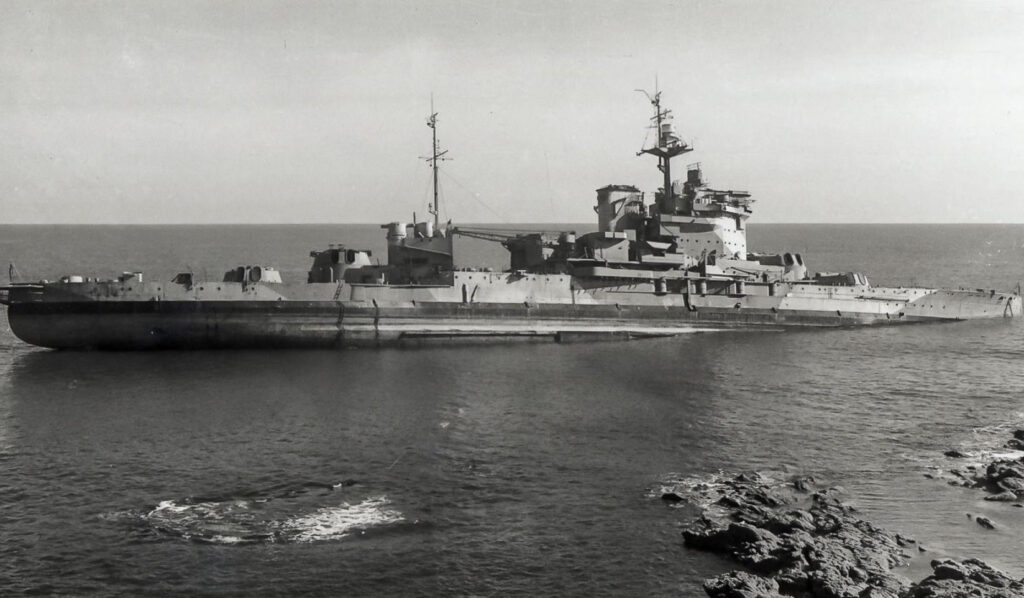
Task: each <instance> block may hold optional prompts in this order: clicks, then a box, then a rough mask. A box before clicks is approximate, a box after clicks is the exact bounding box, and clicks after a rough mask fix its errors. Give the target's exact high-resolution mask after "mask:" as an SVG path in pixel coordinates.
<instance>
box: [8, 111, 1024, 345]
mask: <svg viewBox="0 0 1024 598" xmlns="http://www.w3.org/2000/svg"><path fill="white" fill-rule="evenodd" d="M647 97H648V99H649V100H650V103H651V105H652V107H653V117H652V118H651V123H650V125H649V126H650V127H651V129H652V130H653V131H654V135H653V137H654V141H653V142H652V143H651V144H650V147H646V148H644V149H642V150H641V151H640V152H639V153H638V154H637V155H638V156H640V155H647V156H653V157H655V158H656V159H657V167H658V170H659V171H660V172H661V175H662V179H663V183H662V186H661V188H660V189H658V190H657V191H655V192H654V193H653V196H652V197H649V196H648V194H647V193H645V192H643V191H641V190H640V189H639V188H638V187H635V186H633V185H621V184H613V185H606V186H604V187H602V188H600V189H598V190H597V201H596V205H595V207H594V210H595V212H596V214H597V230H596V231H594V232H588V233H585V234H579V235H577V234H576V233H575V232H570V231H564V232H551V233H549V232H518V233H511V232H503V231H500V230H494V229H483V228H470V227H460V226H452V224H451V222H450V221H449V222H447V223H445V224H442V223H441V221H440V216H439V214H440V210H439V203H438V202H439V194H438V185H437V173H438V162H440V161H442V160H444V159H445V158H446V153H447V152H446V151H445V150H442V149H441V147H440V145H439V143H438V140H437V125H438V118H437V116H438V114H437V113H436V112H433V111H432V114H431V115H430V117H429V118H428V121H427V125H428V126H429V127H430V129H431V131H432V140H433V151H432V153H431V156H430V157H428V158H427V160H428V161H429V163H430V166H431V168H432V171H433V186H434V189H433V190H434V196H433V203H432V204H430V207H429V213H430V215H431V216H432V217H433V218H432V219H431V218H427V219H425V220H424V221H422V222H420V221H416V219H415V218H414V221H413V222H412V223H406V222H391V223H388V224H385V225H383V226H382V228H383V229H384V231H385V234H386V236H387V260H386V263H381V262H380V261H378V260H377V259H376V258H373V257H372V255H371V252H370V251H368V250H365V249H360V248H356V247H349V246H346V245H344V244H332V245H329V246H328V247H326V248H323V249H319V250H316V251H312V252H311V253H310V257H311V258H312V264H311V267H310V269H309V272H308V275H307V276H306V279H305V280H286V279H285V277H283V276H282V275H281V272H280V271H278V270H277V269H275V268H274V267H272V266H269V265H244V266H238V267H235V268H232V269H231V270H228V271H227V272H226V273H225V274H224V276H223V278H222V279H221V280H214V281H210V280H198V279H197V277H196V276H195V275H194V274H193V273H192V272H184V273H181V274H178V275H177V276H175V277H174V278H173V279H172V280H170V281H150V280H148V279H147V278H145V277H144V274H143V273H141V272H125V273H124V274H122V275H121V276H119V277H117V278H116V279H107V280H100V279H98V278H93V277H88V276H82V275H66V276H63V277H61V278H60V279H59V280H56V281H47V280H43V281H38V282H22V281H15V280H13V279H12V281H11V282H10V283H9V284H8V285H6V286H3V287H0V302H2V303H4V304H6V305H7V306H8V309H7V316H8V319H9V322H10V328H11V330H12V331H13V333H14V334H15V335H16V336H17V337H18V338H20V339H21V340H23V341H24V342H26V343H30V344H33V345H38V346H41V347H49V348H54V349H107V350H137V349H221V348H348V347H380V346H388V345H410V344H420V343H425V342H431V341H435V342H438V341H439V342H472V341H477V342H480V341H490V342H502V341H514V340H552V341H558V342H573V341H585V340H603V339H607V340H613V339H632V338H645V337H658V336H671V335H679V334H686V333H694V332H706V331H714V330H722V329H750V328H754V329H756V328H761V329H764V328H769V329H783V328H788V327H845V326H861V325H892V324H904V323H911V322H933V321H934V322H939V321H956V320H968V319H976V318H1009V317H1015V316H1018V315H1019V314H1020V313H1021V297H1020V289H1019V288H1018V290H1017V292H997V291H994V290H982V289H977V290H963V289H958V290H952V289H931V288H915V287H875V286H873V285H872V284H871V283H870V282H869V281H868V279H867V278H866V277H865V276H864V275H863V274H861V273H857V272H816V273H812V272H811V271H810V270H809V269H808V266H807V264H806V262H805V261H804V257H803V255H801V254H800V253H796V252H783V253H756V252H749V251H748V249H747V237H746V230H747V220H748V219H749V218H750V216H751V214H752V206H753V202H754V200H753V199H752V198H751V195H750V193H747V192H745V191H737V190H721V189H714V188H711V187H710V186H709V185H708V183H707V182H706V181H705V179H704V175H703V172H702V169H701V166H700V164H699V163H695V164H691V165H689V166H688V167H687V169H686V173H685V178H682V179H679V180H675V179H673V178H672V159H673V158H675V157H677V156H680V155H682V154H685V153H688V152H690V151H692V150H693V148H692V147H691V146H690V145H689V144H688V143H687V142H685V141H684V140H683V139H682V138H681V137H680V136H679V135H677V134H676V132H675V129H674V127H673V122H672V121H673V116H672V113H671V111H670V110H667V109H664V108H663V107H662V104H661V94H660V92H655V93H654V94H648V95H647ZM459 237H467V238H475V239H484V240H488V241H494V242H497V243H500V244H501V245H503V246H504V247H505V248H506V249H507V250H508V252H509V268H508V269H507V270H505V271H502V272H495V271H493V270H492V269H489V268H457V267H455V262H454V254H455V253H454V249H455V239H456V238H459ZM12 278H13V277H12Z"/></svg>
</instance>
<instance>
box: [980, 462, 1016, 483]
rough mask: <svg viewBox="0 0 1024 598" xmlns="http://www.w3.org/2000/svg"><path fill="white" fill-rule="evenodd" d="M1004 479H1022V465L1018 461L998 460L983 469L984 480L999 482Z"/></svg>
mask: <svg viewBox="0 0 1024 598" xmlns="http://www.w3.org/2000/svg"><path fill="white" fill-rule="evenodd" d="M1006 478H1024V464H1022V463H1021V462H1020V461H1009V460H999V461H993V462H992V463H989V465H988V467H986V468H985V479H987V480H988V481H989V482H993V483H994V482H999V481H1002V480H1004V479H1006Z"/></svg>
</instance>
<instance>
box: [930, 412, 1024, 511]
mask: <svg viewBox="0 0 1024 598" xmlns="http://www.w3.org/2000/svg"><path fill="white" fill-rule="evenodd" d="M1006 448H1008V449H1011V450H1014V451H1024V430H1016V431H1014V433H1013V438H1011V439H1010V440H1008V441H1007V442H1006ZM943 454H944V455H945V456H946V457H948V458H950V459H957V460H963V459H970V458H971V455H970V454H969V453H964V452H961V451H958V450H956V449H952V450H948V451H946V452H945V453H943ZM950 473H952V474H953V475H954V476H956V480H955V481H954V482H952V483H955V484H956V485H960V486H967V487H974V488H983V489H985V490H986V491H988V492H989V493H991V495H990V496H988V497H986V498H985V500H990V501H998V502H1018V503H1019V502H1021V501H1024V455H1021V456H1019V457H1015V456H1007V455H1005V454H1004V455H1001V456H998V457H997V458H995V459H994V460H992V461H990V462H988V463H983V464H981V465H978V464H977V463H965V464H961V465H959V466H958V467H955V468H953V469H951V470H950Z"/></svg>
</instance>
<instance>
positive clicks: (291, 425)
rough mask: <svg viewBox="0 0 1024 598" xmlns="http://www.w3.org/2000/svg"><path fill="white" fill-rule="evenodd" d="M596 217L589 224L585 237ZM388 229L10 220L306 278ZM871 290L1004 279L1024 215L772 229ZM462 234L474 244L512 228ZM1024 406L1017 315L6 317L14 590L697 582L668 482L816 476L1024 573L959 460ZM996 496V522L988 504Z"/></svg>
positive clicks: (1010, 274)
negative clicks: (138, 342)
mask: <svg viewBox="0 0 1024 598" xmlns="http://www.w3.org/2000/svg"><path fill="white" fill-rule="evenodd" d="M585 228H586V227H583V226H580V227H578V230H581V231H582V230H584V229H585ZM383 232H384V231H382V230H380V229H379V228H378V227H376V226H368V225H338V226H327V225H323V226H319V225H318V226H281V227H274V226H202V227H195V226H154V227H116V226H109V227H108V226H96V227H93V226H59V227H58V226H0V265H6V264H7V263H8V262H11V261H13V262H14V263H15V264H16V265H17V267H18V269H19V271H20V272H21V273H22V274H23V275H24V276H26V277H28V278H33V279H39V278H49V279H55V278H58V277H59V276H61V275H64V274H83V275H100V276H104V277H109V276H113V275H116V274H117V273H119V272H121V271H122V270H145V271H146V272H147V275H149V276H150V277H156V278H160V279H167V278H169V277H171V276H173V274H175V273H176V272H178V271H185V270H188V269H191V270H192V271H194V272H197V273H200V272H204V271H206V272H208V275H209V276H210V277H211V278H215V277H217V278H219V276H220V275H221V274H222V273H223V271H224V270H227V269H228V268H230V267H233V266H235V265H238V264H260V263H262V264H271V265H277V266H278V267H279V268H280V269H281V270H282V271H283V273H284V275H285V276H286V277H288V276H291V277H304V272H305V270H306V268H307V267H308V265H309V258H308V255H309V251H310V250H311V249H318V248H322V247H323V246H325V245H326V244H327V243H329V242H345V243H347V244H349V245H350V246H359V247H367V248H370V249H372V250H374V253H375V255H381V256H383V254H384V251H383V250H384V240H383V235H382V233H383ZM749 237H750V245H751V249H755V250H758V249H763V250H768V249H772V250H792V251H797V252H801V253H803V254H804V257H805V260H806V261H807V262H808V264H809V266H810V268H811V270H812V271H813V270H834V271H844V270H859V271H863V272H865V273H867V274H868V276H869V278H870V279H871V280H872V281H873V282H875V283H876V284H900V283H902V284H905V285H910V284H916V285H921V286H928V285H939V286H952V287H958V286H965V287H972V288H974V287H984V288H992V287H995V288H999V289H1004V290H1008V289H1011V288H1013V287H1015V286H1016V285H1017V283H1018V282H1019V281H1021V280H1024V225H936V226H932V225H758V224H754V225H752V226H751V230H750V232H749ZM464 245H465V247H464V248H462V249H458V248H459V247H462V245H457V250H459V251H460V254H459V256H458V257H457V261H458V262H459V263H460V264H462V265H470V264H485V265H491V266H496V267H500V266H501V265H502V264H503V263H504V261H503V260H504V257H503V255H502V254H503V250H502V249H501V248H500V247H495V246H490V245H487V244H482V243H476V242H470V243H466V244H464ZM1018 427H1020V428H1024V319H1015V320H1012V321H1004V320H998V321H988V322H963V323H951V324H933V325H915V326H904V327H891V328H867V329H840V330H827V331H787V332H727V333H712V334H701V335H692V336H686V337H680V338H672V339H659V340H649V341H636V342H630V343H595V344H584V345H579V344H573V345H558V344H525V345H510V346H501V345H496V346H483V347H481V346H474V347H448V348H444V347H441V348H429V349H405V350H398V349H388V350H369V351H343V352H327V351H325V352H303V351H292V352H256V351H253V352H245V351H240V352H193V353H175V352H168V353H85V352H53V351H47V350H39V349H35V348H32V347H29V346H27V345H24V344H23V343H21V342H20V341H18V340H17V339H16V338H14V337H13V336H12V335H11V333H10V330H9V328H8V326H7V319H6V314H5V313H4V314H0V464H2V469H0V471H2V473H3V475H2V477H0V595H4V596H9V595H19V594H44V595H49V594H68V595H83V594H84V595H131V596H140V595H154V596H155V595H167V594H185V595H231V596H253V595H278V594H302V595H325V596H341V595H352V596H356V595H371V596H372V595H398V594H401V595H481V596H487V595H598V596H609V595H611V596H643V595H676V596H680V595H682V596H689V595H693V596H699V595H702V594H703V593H702V591H701V590H700V583H701V580H702V579H703V578H705V577H707V576H710V575H713V574H716V573H718V572H721V571H724V570H729V569H732V568H733V567H732V566H731V565H730V563H728V562H726V561H724V560H722V559H720V558H719V557H717V556H714V555H708V554H703V553H699V552H693V551H690V550H688V549H686V548H685V547H683V545H682V541H681V538H680V536H679V531H680V528H681V526H682V525H683V524H684V523H686V522H687V521H689V520H690V519H691V518H693V517H694V515H695V512H694V511H693V510H692V509H690V508H670V507H668V506H666V505H665V504H663V503H662V501H661V500H660V499H659V498H658V496H659V495H660V489H661V488H662V487H663V486H664V485H666V484H670V483H671V482H672V481H673V480H678V479H682V478H698V479H711V477H712V476H714V475H715V474H716V473H717V472H719V471H724V472H727V473H733V472H740V471H752V470H753V471H761V472H765V473H768V474H772V475H776V476H778V477H780V478H781V477H782V476H785V475H788V474H810V475H813V476H814V477H815V478H816V479H817V480H818V481H819V482H821V483H824V484H831V485H840V486H842V487H843V488H844V489H845V491H846V498H847V500H848V501H849V502H851V503H853V504H854V505H855V506H857V507H858V508H859V509H860V510H861V511H862V512H863V514H864V516H865V518H867V519H870V520H872V521H874V522H875V523H877V524H879V525H882V526H885V527H888V528H891V529H893V530H896V531H900V532H902V533H905V534H907V535H910V536H913V537H915V538H917V539H918V540H919V541H920V542H921V543H922V544H923V545H924V546H925V547H926V548H927V550H928V552H927V553H925V554H924V555H923V556H922V557H920V558H918V559H917V560H916V561H915V563H914V564H913V565H912V566H911V568H909V569H908V570H907V572H906V573H907V575H908V576H909V577H911V578H915V577H920V576H921V575H923V572H924V571H925V570H926V569H927V561H928V560H929V559H931V558H936V557H937V556H940V555H949V556H955V557H978V558H982V559H984V560H986V561H988V562H990V563H991V564H993V565H995V566H997V567H1000V568H1002V569H1004V570H1006V571H1008V572H1010V573H1013V574H1015V575H1017V576H1022V575H1024V558H1022V557H1021V555H1022V554H1024V509H1020V508H1014V507H1013V506H1011V505H1007V504H1003V503H991V502H986V501H983V500H982V497H983V494H982V493H981V492H980V491H976V490H968V489H963V488H958V487H954V486H951V485H949V484H948V483H947V482H946V481H945V480H944V479H942V476H941V475H939V476H938V478H939V479H931V478H929V477H926V475H925V474H932V475H935V474H941V472H942V471H943V470H944V469H948V467H949V465H948V463H947V462H946V458H945V457H943V456H942V452H943V451H945V450H947V449H950V448H959V449H961V450H968V451H984V450H995V449H996V448H997V447H998V446H999V444H1001V443H1002V442H1003V441H1005V440H1006V439H1007V438H1008V437H1009V434H1010V432H1011V431H1012V430H1013V429H1015V428H1018ZM967 513H971V514H974V515H982V514H983V515H985V516H987V517H989V518H990V519H992V520H993V521H994V522H995V523H996V526H997V528H996V529H995V530H985V529H983V528H981V527H980V526H979V525H977V524H976V523H974V522H973V521H972V520H970V519H969V518H968V517H967V516H966V514H967Z"/></svg>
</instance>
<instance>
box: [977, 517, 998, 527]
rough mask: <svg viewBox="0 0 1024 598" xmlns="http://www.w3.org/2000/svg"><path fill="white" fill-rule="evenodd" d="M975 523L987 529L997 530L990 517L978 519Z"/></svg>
mask: <svg viewBox="0 0 1024 598" xmlns="http://www.w3.org/2000/svg"><path fill="white" fill-rule="evenodd" d="M974 521H976V522H977V523H978V525H980V526H981V527H983V528H985V529H996V524H994V523H992V520H991V519H989V518H988V517H976V518H975V519H974Z"/></svg>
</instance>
